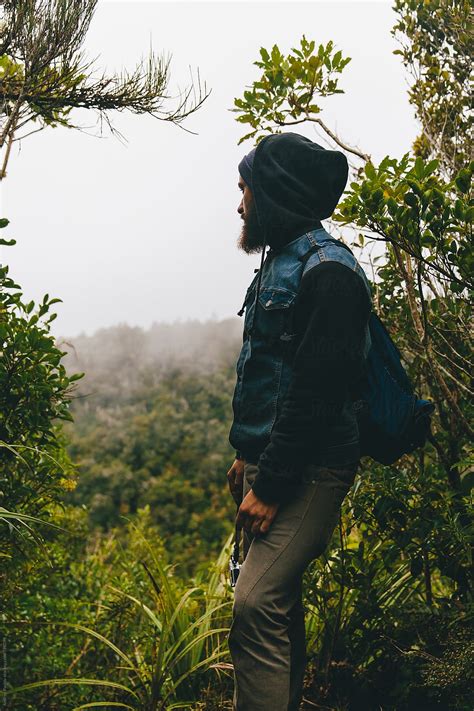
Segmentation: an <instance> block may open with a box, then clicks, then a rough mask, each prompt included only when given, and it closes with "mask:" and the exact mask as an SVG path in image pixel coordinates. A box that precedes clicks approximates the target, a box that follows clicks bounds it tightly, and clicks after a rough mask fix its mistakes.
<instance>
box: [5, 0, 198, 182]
mask: <svg viewBox="0 0 474 711" xmlns="http://www.w3.org/2000/svg"><path fill="white" fill-rule="evenodd" d="M96 5H97V0H54V2H48V1H46V0H14V2H13V1H10V0H5V1H4V2H3V3H2V10H3V28H2V31H1V35H0V95H1V97H2V103H1V106H0V149H2V148H5V152H4V159H3V167H2V169H1V171H0V179H2V178H4V177H5V175H6V167H7V163H8V160H9V156H10V150H11V146H12V143H13V142H14V141H16V140H20V139H21V138H22V137H24V136H25V135H28V133H27V134H25V133H23V134H21V131H22V129H24V128H25V127H27V126H28V127H29V131H30V133H31V132H35V131H36V130H41V129H42V128H45V127H46V126H58V125H62V126H67V127H74V124H73V123H72V119H71V110H72V109H75V108H84V109H90V110H94V111H96V112H97V114H98V117H99V119H100V120H101V121H103V120H105V121H106V122H107V123H108V125H109V127H110V128H111V129H112V130H113V127H112V125H111V123H110V118H109V113H110V112H111V111H124V110H129V111H132V112H133V113H136V114H150V115H152V116H154V117H155V118H158V119H160V120H163V121H171V122H172V123H174V124H176V125H180V124H181V123H182V122H183V121H184V120H185V119H186V118H188V116H190V115H191V114H192V113H194V112H195V111H197V110H198V109H199V108H200V106H201V105H202V104H203V102H204V101H205V99H206V98H207V96H208V95H209V92H208V91H207V90H206V86H205V84H204V87H201V82H200V78H199V73H198V80H197V85H195V84H194V83H193V82H192V83H191V85H190V86H189V87H188V88H186V89H185V90H184V91H183V92H181V93H180V94H179V96H178V100H177V103H176V106H175V107H174V108H165V104H166V103H168V100H169V96H168V84H169V79H170V73H169V70H170V58H169V57H168V58H165V57H162V56H158V55H156V54H154V53H153V52H151V53H150V54H149V56H148V58H147V59H146V60H142V61H141V62H140V63H139V64H138V65H137V66H136V67H135V69H133V70H132V71H127V70H124V71H123V72H122V74H120V75H111V76H106V75H105V74H102V75H96V76H94V67H93V65H92V64H91V63H90V62H88V61H86V60H85V58H84V56H83V54H82V45H83V43H84V40H85V37H86V34H87V31H88V28H89V24H90V22H91V20H92V17H93V14H94V11H95V9H96ZM31 124H33V125H34V127H33V128H31Z"/></svg>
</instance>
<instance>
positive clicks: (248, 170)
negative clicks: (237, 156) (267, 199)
mask: <svg viewBox="0 0 474 711" xmlns="http://www.w3.org/2000/svg"><path fill="white" fill-rule="evenodd" d="M256 150H257V149H256V148H252V150H251V151H250V153H247V155H246V156H244V157H243V158H242V160H241V161H240V163H239V173H240V175H241V176H242V178H243V179H244V180H245V182H246V183H247V185H248V186H249V187H250V189H251V190H253V185H252V170H253V159H254V158H255V151H256Z"/></svg>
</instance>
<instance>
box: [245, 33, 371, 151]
mask: <svg viewBox="0 0 474 711" xmlns="http://www.w3.org/2000/svg"><path fill="white" fill-rule="evenodd" d="M260 57H261V60H260V61H256V62H254V64H255V65H256V66H257V67H259V68H260V69H262V70H263V74H262V76H261V77H260V79H258V81H254V82H253V84H252V86H251V87H250V88H249V89H247V90H246V91H244V96H243V98H242V99H234V108H233V109H231V111H234V112H236V113H238V114H239V116H237V119H236V120H237V121H239V122H240V123H247V124H250V126H251V127H252V131H251V132H250V133H247V134H246V135H245V136H242V138H241V139H240V140H239V144H240V143H242V142H243V141H246V140H247V139H249V138H254V137H256V142H257V143H258V142H259V141H260V140H261V139H262V138H263V137H264V135H265V134H269V133H281V130H280V129H281V127H283V126H294V125H296V124H299V123H303V122H304V121H314V122H315V123H317V124H319V125H320V126H321V127H322V128H323V129H324V131H325V132H326V133H328V134H329V135H330V136H331V137H332V138H333V139H334V140H336V141H337V142H338V143H339V145H342V146H343V147H345V148H346V149H347V150H351V151H352V152H354V153H356V155H359V156H360V157H363V158H366V159H367V156H365V155H364V154H361V153H360V152H359V151H357V150H356V149H350V148H349V147H348V146H346V145H345V144H342V143H341V142H340V141H339V140H338V139H337V136H335V134H333V133H332V131H331V130H330V129H329V128H328V127H327V126H326V125H325V124H324V123H323V122H322V120H321V118H319V116H318V114H320V113H321V106H320V105H319V104H317V103H315V101H316V97H318V96H320V97H321V98H325V97H328V96H333V95H335V94H343V93H344V92H343V90H342V89H339V78H338V76H337V75H338V74H341V72H342V71H343V69H344V67H345V66H346V65H347V64H348V63H349V62H350V58H349V57H343V56H342V52H341V51H340V50H338V51H337V52H335V51H334V43H333V42H328V43H327V45H326V46H324V45H322V44H320V45H319V47H318V49H317V51H316V43H315V42H314V40H311V41H310V42H309V41H308V40H307V39H306V37H305V36H304V35H303V37H302V39H301V41H300V46H299V48H293V49H292V50H291V53H290V54H288V56H286V57H285V56H284V55H283V54H282V53H281V51H280V49H279V47H278V46H277V45H276V44H275V45H273V47H272V50H271V52H269V51H268V50H267V49H265V48H264V47H262V48H261V49H260Z"/></svg>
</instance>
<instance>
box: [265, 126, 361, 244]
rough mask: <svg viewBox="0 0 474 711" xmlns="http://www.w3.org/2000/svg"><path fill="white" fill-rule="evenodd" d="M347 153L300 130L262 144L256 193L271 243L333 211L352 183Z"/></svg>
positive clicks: (291, 236) (288, 237)
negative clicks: (349, 182) (311, 137)
mask: <svg viewBox="0 0 474 711" xmlns="http://www.w3.org/2000/svg"><path fill="white" fill-rule="evenodd" d="M347 176H348V164H347V159H346V157H345V155H344V153H341V151H331V150H327V149H326V148H323V146H320V145H318V144H317V143H315V142H314V141H311V140H310V139H309V138H306V137H305V136H301V135H300V134H299V133H281V134H275V135H271V136H266V137H265V138H263V139H262V140H261V141H260V143H259V144H258V145H257V148H256V151H255V157H254V160H253V169H252V194H253V199H254V204H255V208H256V213H257V218H258V221H259V223H260V225H261V226H262V227H263V228H264V231H265V237H266V244H267V245H269V246H270V247H272V249H274V250H279V249H281V248H282V247H283V246H284V245H285V244H287V243H288V242H291V241H292V240H294V239H296V238H297V237H299V236H300V235H302V234H304V233H305V232H308V231H309V230H314V229H317V228H318V227H321V223H320V220H324V219H326V218H328V217H330V216H331V215H332V213H333V212H334V209H335V208H336V205H337V203H338V202H339V199H340V197H341V195H342V193H343V191H344V188H345V186H346V183H347Z"/></svg>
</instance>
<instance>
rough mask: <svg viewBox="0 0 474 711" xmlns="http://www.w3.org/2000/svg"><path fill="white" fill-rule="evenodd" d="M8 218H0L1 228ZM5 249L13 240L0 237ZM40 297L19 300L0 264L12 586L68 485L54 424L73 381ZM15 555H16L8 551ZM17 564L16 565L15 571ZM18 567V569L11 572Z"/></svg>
mask: <svg viewBox="0 0 474 711" xmlns="http://www.w3.org/2000/svg"><path fill="white" fill-rule="evenodd" d="M7 224H8V220H5V219H4V220H2V221H1V223H0V226H1V227H6V225H7ZM1 242H2V244H3V245H8V246H11V245H12V243H14V240H11V241H7V240H2V241H1ZM57 301H59V299H51V298H50V297H49V296H48V295H46V296H45V297H44V298H43V300H42V302H41V303H40V304H38V305H36V304H35V303H34V302H33V301H30V302H25V301H24V298H23V295H22V292H21V287H20V286H19V285H18V284H16V283H15V282H14V280H13V279H12V278H11V277H10V276H9V271H8V267H6V266H0V347H1V353H2V357H1V358H0V480H1V489H0V506H1V510H2V516H1V517H0V556H1V557H2V558H4V559H5V560H4V566H3V570H2V572H1V574H0V583H1V585H2V587H3V588H4V590H5V591H6V590H7V589H8V586H11V587H12V589H14V587H15V585H16V574H17V572H18V575H20V569H21V566H20V568H18V566H19V565H20V561H21V559H22V556H23V555H24V554H25V552H26V548H28V547H29V544H30V543H32V542H33V541H36V543H38V542H40V540H41V539H40V538H38V533H37V532H35V531H36V528H37V524H38V521H39V520H42V521H44V522H45V523H46V524H48V525H51V512H50V509H49V507H50V505H51V504H52V503H54V502H55V501H57V500H58V499H59V498H60V497H61V495H62V494H63V493H64V490H65V489H67V488H68V487H69V486H70V483H71V476H72V467H71V464H70V462H69V458H68V457H67V455H66V453H65V450H64V446H63V442H62V439H61V436H60V434H59V432H58V430H57V427H56V424H55V423H56V422H57V421H60V420H69V419H70V417H71V416H70V413H69V404H70V402H71V398H72V393H73V387H74V383H75V381H77V380H78V379H80V377H81V374H79V373H76V374H72V375H67V374H66V370H65V368H64V365H63V364H62V363H61V358H62V355H63V352H62V351H61V350H60V349H59V348H58V347H57V346H56V344H55V341H54V338H53V337H52V335H51V334H50V325H51V322H52V321H53V320H54V318H55V314H54V313H51V306H52V305H53V304H54V303H56V302H57ZM14 553H16V555H14ZM17 568H18V570H17ZM15 571H17V572H15Z"/></svg>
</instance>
